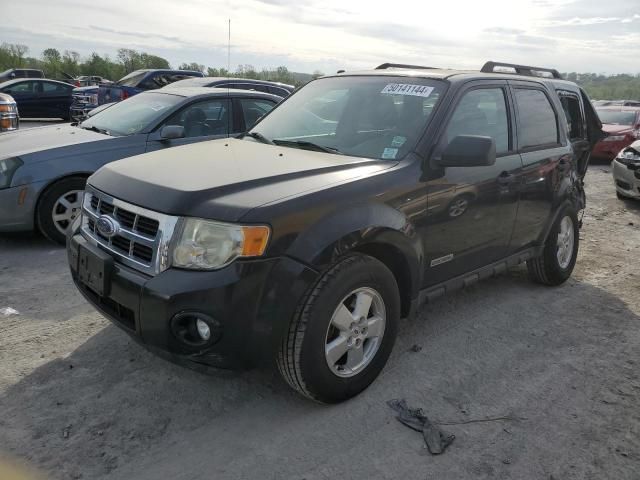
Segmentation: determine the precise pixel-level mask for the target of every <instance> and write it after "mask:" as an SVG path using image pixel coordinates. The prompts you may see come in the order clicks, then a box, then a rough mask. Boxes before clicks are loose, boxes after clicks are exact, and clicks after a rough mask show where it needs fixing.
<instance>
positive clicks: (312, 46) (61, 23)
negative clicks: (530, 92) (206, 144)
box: [0, 0, 640, 74]
mask: <svg viewBox="0 0 640 480" xmlns="http://www.w3.org/2000/svg"><path fill="white" fill-rule="evenodd" d="M0 5H2V7H1V9H0V10H1V11H2V15H1V16H2V18H3V21H2V23H1V25H0V42H8V43H23V44H26V45H27V46H29V48H30V51H29V55H30V56H36V57H39V56H40V54H41V52H42V50H44V49H45V48H48V47H56V48H58V49H59V50H60V51H64V50H75V51H77V52H79V53H80V54H81V55H83V56H85V55H88V54H90V53H91V52H93V51H95V52H98V53H100V54H105V53H107V54H110V55H111V56H112V57H114V56H115V53H116V51H117V49H118V48H123V47H126V48H133V49H136V50H142V51H146V52H148V53H152V54H155V55H160V56H162V57H164V58H166V59H167V60H169V62H170V63H171V64H172V65H173V66H176V67H177V66H178V64H180V63H182V62H187V63H190V62H197V63H200V64H204V65H205V66H213V67H226V66H227V45H228V28H227V24H228V20H229V19H231V62H230V63H231V67H232V70H235V68H236V66H237V65H239V64H250V65H253V66H254V67H256V68H257V69H261V68H263V67H277V66H280V65H285V66H287V67H288V68H289V70H292V71H298V72H308V73H311V72H313V71H316V70H319V71H321V72H323V73H332V72H334V71H335V70H338V69H345V70H353V69H363V68H372V67H375V66H376V65H378V64H380V63H384V62H393V63H409V64H417V65H428V66H435V67H450V68H470V69H479V68H480V66H481V65H482V64H483V63H484V62H485V61H487V60H496V61H502V62H508V63H520V64H527V65H535V66H541V67H553V68H557V69H558V70H560V71H562V72H571V71H577V72H596V73H605V74H615V73H634V74H635V73H640V55H639V54H638V50H639V47H640V0H606V1H602V0H509V1H503V0H481V1H479V0H456V1H447V0H430V1H429V0H420V1H416V0H411V1H410V0H393V1H385V2H382V1H377V2H376V1H372V0H235V1H231V0H136V1H131V0H129V1H123V0H108V1H105V0H56V1H55V2H54V1H51V0H19V1H11V0H0Z"/></svg>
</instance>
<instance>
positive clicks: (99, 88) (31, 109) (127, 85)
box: [0, 69, 294, 121]
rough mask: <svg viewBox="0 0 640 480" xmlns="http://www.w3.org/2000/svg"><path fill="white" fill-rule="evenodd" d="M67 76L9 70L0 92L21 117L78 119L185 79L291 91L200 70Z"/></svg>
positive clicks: (199, 84)
mask: <svg viewBox="0 0 640 480" xmlns="http://www.w3.org/2000/svg"><path fill="white" fill-rule="evenodd" d="M3 76H4V77H3ZM67 77H68V80H67V81H64V82H61V81H57V80H52V79H47V78H44V74H43V73H42V71H39V70H38V71H36V70H30V69H11V70H8V71H6V72H4V73H3V74H1V75H0V79H4V81H2V83H0V92H2V93H6V94H9V95H11V96H12V97H13V98H14V99H15V101H16V103H17V105H18V110H19V113H20V116H21V117H22V118H61V119H63V120H73V121H81V120H83V119H85V118H86V117H87V115H88V113H89V112H90V111H91V110H93V109H95V108H97V107H99V106H101V105H104V104H108V103H113V102H119V101H121V100H124V99H127V98H129V97H132V96H134V95H137V94H138V93H140V92H143V91H147V90H157V89H160V88H163V87H166V86H167V85H171V84H173V83H175V82H179V81H185V79H190V80H188V81H187V83H183V84H182V85H183V86H185V87H189V86H191V87H219V88H222V87H224V88H229V89H240V90H256V91H259V92H264V93H271V94H273V95H278V96H279V97H281V98H284V97H286V96H288V95H289V94H290V93H291V92H293V90H294V87H293V86H292V85H286V84H282V83H277V82H268V81H261V80H252V79H238V78H234V79H230V78H221V77H204V76H203V74H202V72H197V71H187V70H158V69H156V70H153V69H143V70H136V71H134V72H132V73H130V74H128V75H126V76H125V77H123V78H121V79H120V80H118V81H117V82H111V81H109V80H106V79H104V78H102V77H98V76H81V77H77V78H73V77H71V76H69V75H67ZM74 87H75V88H74Z"/></svg>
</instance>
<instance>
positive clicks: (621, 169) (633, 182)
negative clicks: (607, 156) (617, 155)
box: [611, 160, 640, 198]
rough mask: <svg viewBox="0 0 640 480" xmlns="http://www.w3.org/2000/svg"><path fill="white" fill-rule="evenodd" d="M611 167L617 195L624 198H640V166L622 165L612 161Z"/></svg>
mask: <svg viewBox="0 0 640 480" xmlns="http://www.w3.org/2000/svg"><path fill="white" fill-rule="evenodd" d="M611 166H612V169H611V173H612V174H613V181H614V183H615V186H616V190H617V191H618V193H620V194H622V195H624V196H625V197H632V198H640V164H635V165H634V164H624V163H621V162H619V161H618V160H614V161H613V162H612V164H611Z"/></svg>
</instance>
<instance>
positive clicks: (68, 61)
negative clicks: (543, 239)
mask: <svg viewBox="0 0 640 480" xmlns="http://www.w3.org/2000/svg"><path fill="white" fill-rule="evenodd" d="M9 68H37V69H40V70H43V71H44V73H45V75H46V76H47V77H48V78H57V79H64V74H65V73H66V74H68V75H71V76H73V77H76V76H79V75H99V76H101V77H104V78H107V79H110V80H114V81H115V80H118V79H120V78H122V77H124V76H125V75H126V74H128V73H131V72H133V71H134V70H138V69H140V68H171V65H170V64H169V62H168V61H167V60H166V59H165V58H162V57H159V56H157V55H152V54H149V53H146V52H139V51H137V50H133V49H130V48H120V49H118V51H117V53H116V56H115V57H114V58H111V57H110V56H109V55H100V54H98V53H95V52H93V53H92V54H91V55H89V56H87V57H81V55H80V54H79V53H78V52H76V51H73V50H64V51H63V52H60V51H59V50H58V49H56V48H47V49H45V50H44V51H43V52H42V53H41V54H40V56H39V57H32V56H29V47H28V46H26V45H22V44H14V43H6V42H3V43H2V44H0V71H3V70H6V69H9ZM178 69H179V70H197V71H200V72H202V73H204V74H205V75H206V76H208V77H241V78H254V79H259V80H271V81H274V82H283V83H288V84H291V85H296V86H300V85H302V84H304V83H306V82H308V81H309V80H311V79H312V78H316V77H319V76H321V75H322V72H319V71H315V72H313V74H297V73H294V72H290V71H289V70H288V69H287V67H285V66H280V67H277V68H263V69H261V70H257V69H256V68H254V67H253V66H252V65H247V64H244V65H238V67H237V68H236V70H235V71H228V70H227V69H225V68H215V67H206V66H205V65H202V64H199V63H196V62H191V63H182V64H180V65H179V66H178ZM563 76H564V77H565V78H566V79H567V80H571V81H572V82H576V83H577V84H578V85H581V86H582V87H583V88H584V89H585V90H586V91H587V93H588V94H589V96H590V97H591V98H592V99H594V100H617V99H625V100H640V74H636V75H631V74H624V73H623V74H618V75H602V74H596V73H577V72H570V73H564V74H563Z"/></svg>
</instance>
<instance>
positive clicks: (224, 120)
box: [147, 97, 240, 152]
mask: <svg viewBox="0 0 640 480" xmlns="http://www.w3.org/2000/svg"><path fill="white" fill-rule="evenodd" d="M236 117H237V115H236ZM167 125H179V126H182V127H184V134H185V135H184V138H176V139H172V140H162V139H160V131H161V130H162V128H163V127H165V126H167ZM239 131H240V119H239V118H234V109H233V106H232V102H231V99H229V98H223V97H220V98H211V99H207V100H200V101H196V102H193V103H190V104H189V105H187V106H185V107H183V108H181V109H180V110H178V111H177V112H176V113H174V114H173V115H172V116H171V117H169V118H168V119H167V120H165V121H164V122H163V123H162V124H161V125H160V126H159V127H158V128H156V129H155V130H154V131H153V132H152V133H150V134H149V140H148V141H147V152H151V151H154V150H160V149H163V148H169V147H175V146H178V145H186V144H188V143H195V142H203V141H207V140H215V139H218V138H227V137H228V136H229V135H230V134H232V133H239Z"/></svg>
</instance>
